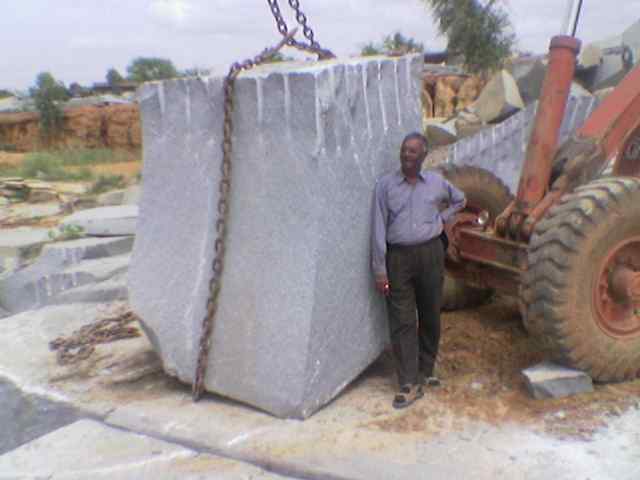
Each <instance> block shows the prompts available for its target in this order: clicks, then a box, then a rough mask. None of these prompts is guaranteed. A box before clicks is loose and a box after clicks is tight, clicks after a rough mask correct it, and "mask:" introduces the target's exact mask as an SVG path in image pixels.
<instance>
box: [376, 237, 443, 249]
mask: <svg viewBox="0 0 640 480" xmlns="http://www.w3.org/2000/svg"><path fill="white" fill-rule="evenodd" d="M436 240H440V235H438V236H436V237H433V238H430V239H429V240H427V241H426V242H420V243H413V244H410V245H404V244H399V243H387V250H410V249H413V248H419V247H425V246H427V245H430V244H431V243H433V242H435V241H436Z"/></svg>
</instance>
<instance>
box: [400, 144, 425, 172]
mask: <svg viewBox="0 0 640 480" xmlns="http://www.w3.org/2000/svg"><path fill="white" fill-rule="evenodd" d="M426 153H427V152H426V151H425V145H424V143H423V142H422V140H420V139H419V138H410V139H409V140H407V141H406V142H404V143H403V144H402V148H401V149H400V164H401V165H402V171H403V172H404V174H405V175H406V174H414V175H415V174H417V173H418V172H419V171H420V168H421V167H422V162H423V161H424V157H425V155H426Z"/></svg>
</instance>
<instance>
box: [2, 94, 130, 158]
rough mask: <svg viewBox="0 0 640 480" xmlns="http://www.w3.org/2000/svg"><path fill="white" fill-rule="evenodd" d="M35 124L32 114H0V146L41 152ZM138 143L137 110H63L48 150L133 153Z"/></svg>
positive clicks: (125, 107)
mask: <svg viewBox="0 0 640 480" xmlns="http://www.w3.org/2000/svg"><path fill="white" fill-rule="evenodd" d="M39 122H40V115H39V114H38V113H36V112H24V113H3V114H0V145H2V146H4V147H5V148H7V146H9V147H11V148H12V149H15V150H16V151H18V152H30V151H34V150H38V149H40V148H42V142H41V139H40V126H39ZM141 143H142V140H141V131H140V113H139V109H138V106H137V105H134V104H129V105H107V106H87V107H78V108H73V109H68V110H65V111H64V126H63V131H62V133H61V134H60V135H58V136H57V137H56V138H55V139H54V140H53V144H52V145H48V147H54V148H114V149H136V148H140V147H141Z"/></svg>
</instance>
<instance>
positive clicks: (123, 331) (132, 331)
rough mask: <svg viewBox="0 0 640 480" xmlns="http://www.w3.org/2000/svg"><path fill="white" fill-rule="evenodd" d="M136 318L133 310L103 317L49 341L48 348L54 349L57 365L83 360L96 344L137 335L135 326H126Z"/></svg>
mask: <svg viewBox="0 0 640 480" xmlns="http://www.w3.org/2000/svg"><path fill="white" fill-rule="evenodd" d="M137 320H138V317H137V316H136V315H135V314H134V313H133V312H126V313H123V314H122V315H119V316H117V317H109V318H104V319H102V320H98V321H97V322H94V323H91V324H89V325H85V326H84V327H81V328H80V329H78V330H76V331H75V332H73V333H72V334H71V335H70V336H69V337H59V338H56V339H55V340H53V341H51V342H49V349H50V350H52V351H54V350H55V351H56V359H57V361H58V364H59V365H70V364H73V363H78V362H80V361H81V360H85V359H87V358H89V357H90V356H91V354H92V353H93V352H94V351H95V349H96V348H95V347H96V345H98V344H100V343H109V342H114V341H116V340H121V339H124V338H134V337H139V336H140V332H139V331H138V329H137V328H136V327H133V326H128V325H129V324H130V323H132V322H135V321H137Z"/></svg>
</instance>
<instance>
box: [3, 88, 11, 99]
mask: <svg viewBox="0 0 640 480" xmlns="http://www.w3.org/2000/svg"><path fill="white" fill-rule="evenodd" d="M7 97H13V93H11V92H10V91H9V90H4V89H2V88H0V98H7Z"/></svg>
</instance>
